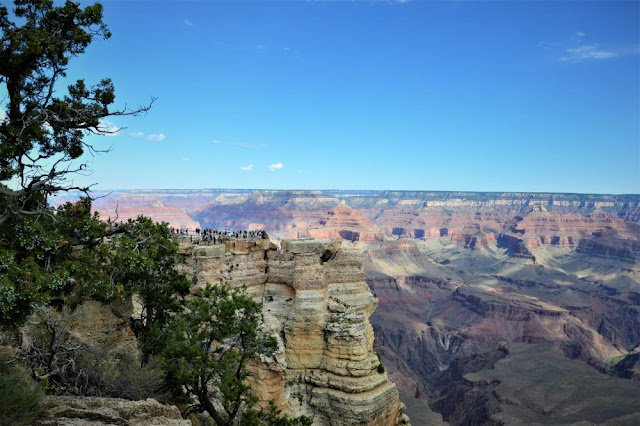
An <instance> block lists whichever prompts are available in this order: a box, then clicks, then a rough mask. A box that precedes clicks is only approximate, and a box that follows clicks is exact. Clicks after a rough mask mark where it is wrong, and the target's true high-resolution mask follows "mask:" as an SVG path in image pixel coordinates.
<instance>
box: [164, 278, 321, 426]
mask: <svg viewBox="0 0 640 426" xmlns="http://www.w3.org/2000/svg"><path fill="white" fill-rule="evenodd" d="M260 319H261V305H260V304H258V303H256V302H254V301H253V300H252V299H251V298H250V297H248V296H246V295H245V294H243V293H242V292H239V291H236V290H232V289H230V288H229V287H228V286H209V285H208V286H207V287H206V288H204V289H199V290H197V291H196V292H195V294H194V297H193V298H192V299H190V300H188V301H187V302H186V304H185V310H184V311H183V312H181V313H179V314H177V315H176V316H175V317H174V318H173V319H172V321H170V322H169V324H168V325H167V327H165V329H164V330H163V336H164V338H163V341H164V342H167V343H166V345H165V346H164V348H163V349H162V352H161V355H162V358H163V362H164V366H165V371H166V374H167V380H168V383H169V384H170V385H171V386H172V387H173V389H175V390H176V392H178V393H181V394H183V397H185V399H186V401H187V403H188V404H189V409H188V410H187V413H186V414H189V413H202V412H206V413H208V414H209V415H210V416H211V418H213V420H214V421H215V422H216V424H217V425H219V426H223V425H225V426H226V425H235V424H242V425H259V424H266V425H282V426H287V425H292V426H293V425H310V424H311V420H310V419H308V418H306V417H301V418H297V419H289V418H287V417H283V416H280V413H279V411H278V410H276V408H275V406H274V405H273V404H271V405H270V406H269V408H268V409H265V410H259V411H256V410H254V409H253V406H254V405H255V404H256V402H257V400H256V397H255V396H254V395H253V392H252V391H251V387H250V386H249V385H248V384H247V378H248V377H249V375H250V371H249V368H248V366H249V364H250V362H252V361H254V360H255V359H257V358H258V357H260V356H272V355H273V354H274V353H275V351H276V349H277V345H276V340H275V339H274V338H273V337H272V336H267V335H262V334H261V333H260V331H259V322H260Z"/></svg>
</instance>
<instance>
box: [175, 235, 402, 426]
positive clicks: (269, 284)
mask: <svg viewBox="0 0 640 426" xmlns="http://www.w3.org/2000/svg"><path fill="white" fill-rule="evenodd" d="M182 252H183V254H184V255H185V256H186V257H187V261H188V264H189V267H190V268H191V273H193V274H195V276H197V277H198V279H199V282H200V283H201V284H203V283H207V282H208V283H212V284H217V283H220V282H228V283H229V284H230V285H232V286H233V287H236V288H246V289H247V292H248V293H249V294H251V295H252V296H253V297H255V298H259V299H260V300H262V301H263V303H264V311H263V312H264V322H265V330H264V331H265V332H268V333H271V334H272V335H274V336H275V337H276V339H277V340H278V343H279V348H280V349H279V351H278V353H277V355H276V356H275V357H274V358H273V359H266V360H263V362H262V363H260V365H258V366H257V367H256V372H257V377H258V379H257V380H256V383H255V386H254V388H255V390H256V392H257V393H258V395H259V396H260V397H261V399H262V400H269V399H273V400H274V401H275V402H276V404H277V405H278V406H279V407H280V408H281V409H283V410H284V412H286V413H289V414H291V415H301V414H304V415H308V416H311V417H313V419H314V424H315V425H382V426H385V425H389V426H391V425H399V424H408V418H407V416H406V415H405V414H404V406H403V404H402V403H401V402H400V401H399V397H398V391H397V389H396V387H395V385H394V384H393V383H391V382H390V381H389V379H388V377H387V374H386V372H385V371H384V367H383V366H382V365H381V364H380V360H379V358H378V356H377V355H376V353H375V352H374V351H373V341H374V336H373V329H372V327H371V324H370V323H369V316H370V315H371V314H372V312H373V311H374V310H375V308H376V306H377V300H376V299H375V298H374V297H373V295H372V294H371V292H370V291H369V289H368V287H367V284H366V283H365V279H364V278H365V275H364V270H363V267H362V259H361V254H360V253H359V252H358V251H355V250H352V249H349V248H343V247H341V241H340V240H337V241H326V240H313V239H299V240H284V241H282V249H281V250H277V249H276V247H275V246H274V245H273V244H271V243H270V242H269V241H268V240H262V241H258V242H248V241H227V243H226V245H214V246H191V245H189V244H183V246H182Z"/></svg>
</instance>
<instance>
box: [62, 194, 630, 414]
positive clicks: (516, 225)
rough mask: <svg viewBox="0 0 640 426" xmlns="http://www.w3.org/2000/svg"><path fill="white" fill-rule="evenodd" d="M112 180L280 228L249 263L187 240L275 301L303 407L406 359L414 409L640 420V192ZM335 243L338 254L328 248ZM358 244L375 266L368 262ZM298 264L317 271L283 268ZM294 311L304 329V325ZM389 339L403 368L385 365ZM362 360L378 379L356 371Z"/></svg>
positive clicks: (155, 204)
mask: <svg viewBox="0 0 640 426" xmlns="http://www.w3.org/2000/svg"><path fill="white" fill-rule="evenodd" d="M96 195H105V196H104V197H103V198H98V199H97V200H96V202H95V203H94V207H95V209H96V210H97V211H98V212H99V213H100V215H101V217H103V218H105V219H106V218H107V217H111V218H112V219H113V218H115V217H118V220H123V219H126V218H128V217H135V216H136V215H137V214H145V215H148V216H150V217H152V218H154V219H156V220H162V221H166V222H168V223H169V224H170V225H171V226H174V227H179V228H187V227H188V228H190V229H191V230H192V231H193V230H194V229H195V228H196V227H211V228H216V229H265V230H266V231H267V232H268V234H269V236H270V239H271V241H272V243H273V244H274V247H271V248H264V250H263V249H262V248H261V249H260V250H257V251H251V250H253V249H245V248H240V247H239V248H237V249H236V248H233V247H232V248H230V249H229V250H227V249H225V253H226V252H229V253H232V252H234V253H235V251H237V250H239V252H238V253H237V254H236V255H234V258H235V257H237V256H238V255H241V256H245V257H246V258H245V260H244V261H243V262H242V263H241V262H238V263H237V265H238V266H237V267H234V268H233V270H232V271H231V270H229V268H230V267H229V265H227V266H224V267H223V266H221V265H224V264H226V263H225V262H227V261H223V260H222V259H226V257H224V256H225V254H224V253H217V254H215V256H218V259H220V260H207V261H206V262H205V260H206V259H215V258H216V257H215V256H213V254H211V253H209V254H207V250H209V251H212V250H215V249H213V248H207V247H202V246H194V247H192V248H189V249H188V248H185V250H186V251H185V256H186V257H185V258H186V259H188V260H189V261H188V268H191V269H190V270H191V271H193V273H194V274H196V275H197V276H198V277H199V278H200V279H201V280H203V281H212V280H213V281H215V280H219V279H221V278H225V279H227V278H228V279H229V280H230V282H233V283H235V284H234V285H246V286H247V288H248V289H249V290H250V291H253V292H254V293H255V294H256V295H260V297H262V298H263V299H264V300H265V308H266V309H267V310H269V309H270V310H271V314H269V315H267V319H268V321H267V324H270V326H271V327H272V329H273V330H274V331H276V332H277V333H281V331H284V335H285V336H286V338H285V339H282V348H283V349H282V351H283V352H282V356H281V358H282V359H288V360H290V362H287V363H286V366H285V365H278V364H279V361H277V360H276V361H272V362H271V364H268V366H267V367H265V368H264V369H263V370H261V371H262V372H263V373H262V376H261V377H262V380H261V381H260V383H267V385H265V387H264V388H263V389H262V390H261V392H263V394H264V395H267V394H268V395H271V398H274V397H275V399H276V401H278V404H279V406H281V407H283V408H287V409H288V410H290V412H292V413H304V412H309V411H314V412H315V411H317V412H319V413H322V412H325V413H326V412H327V411H326V410H327V407H334V406H336V404H337V406H338V407H339V406H340V401H342V402H343V403H346V402H345V401H347V400H346V399H341V398H342V397H344V396H345V394H344V392H346V393H347V395H350V396H352V397H353V396H354V395H353V394H357V393H358V392H364V394H367V392H371V390H374V389H378V388H379V387H380V386H382V387H383V388H384V389H386V388H385V386H387V387H388V386H390V385H382V384H381V383H383V382H384V383H387V382H385V380H386V377H387V374H388V377H389V379H391V381H392V382H393V383H395V386H396V387H397V389H398V390H399V395H400V398H401V399H402V401H403V402H404V403H405V404H406V406H407V413H408V414H409V417H410V418H411V421H412V423H413V424H414V425H416V424H443V423H450V424H469V423H475V424H480V423H493V424H518V423H520V424H522V423H549V422H552V423H576V422H583V421H587V422H593V423H596V422H598V423H607V422H611V423H616V424H635V423H637V421H638V417H637V416H638V413H640V404H639V403H638V402H637V401H640V381H639V379H640V374H638V371H639V368H640V362H639V361H638V359H639V358H638V357H639V356H640V195H597V194H552V193H549V194H541V193H469V192H418V191H416V192H398V191H271V190H269V191H267V190H217V189H211V190H192V191H188V190H140V191H113V192H111V193H109V194H106V193H105V194H96ZM63 201H65V199H63V198H60V199H59V200H58V201H57V202H63ZM116 209H117V213H116ZM291 238H316V239H329V240H325V241H324V242H318V241H317V240H311V239H309V240H305V239H303V240H300V241H301V242H300V243H297V244H301V245H300V246H299V247H298V248H296V243H293V246H292V245H291V244H292V243H291V242H290V241H289V239H291ZM336 239H340V240H342V241H341V243H340V248H339V249H336V248H335V246H336V245H337V244H338V243H337V242H335V241H336ZM304 241H307V243H304ZM314 241H316V242H314ZM327 241H329V242H327ZM314 245H316V246H317V247H322V249H320V248H312V247H314ZM332 245H333V246H334V248H331V249H330V248H329V247H330V246H332ZM187 246H188V243H187ZM301 247H306V248H304V249H302V248H301ZM189 250H191V251H189ZM217 250H219V249H217ZM245 250H248V251H247V253H246V254H241V253H240V252H244V251H245ZM278 250H280V252H279V251H278ZM297 251H299V252H300V253H297ZM319 251H320V252H319ZM327 251H328V252H327ZM263 252H264V253H267V255H266V256H265V255H264V253H263ZM325 252H327V253H328V254H327V256H328V257H329V258H330V257H331V255H333V254H336V253H338V254H337V255H336V257H335V258H334V259H333V260H332V261H328V262H326V263H323V258H325V256H324V253H325ZM252 253H253V254H252ZM332 253H333V254H332ZM302 254H304V256H302V257H300V255H302ZM358 256H362V258H363V259H364V260H363V264H362V267H363V271H364V272H362V276H360V275H359V274H360V272H354V269H353V268H356V269H357V268H359V267H356V266H353V263H354V262H355V261H354V260H353V259H356V258H358ZM307 257H308V258H309V259H311V258H313V259H314V260H313V262H311V263H309V264H308V263H305V261H303V260H302V259H303V258H304V259H306V258H307ZM196 259H198V266H196V265H195V260H196ZM309 259H307V260H309ZM350 259H351V260H350ZM331 262H336V263H334V265H338V264H340V263H341V262H342V263H344V264H346V265H350V264H351V265H352V266H350V267H349V268H351V269H349V268H347V269H346V270H350V271H351V272H349V274H351V278H348V279H347V278H344V277H342V278H341V277H340V275H341V273H337V272H336V271H335V270H333V271H332V266H331ZM227 263H228V262H227ZM355 263H357V262H355ZM285 264H287V265H289V266H288V267H287V268H284V269H283V267H282V265H285ZM233 265H235V264H233ZM240 265H244V266H242V267H241V266H240ZM225 268H227V269H225ZM291 268H293V270H298V271H300V274H301V275H300V276H301V277H304V278H302V279H301V280H299V281H297V280H295V279H292V278H291V277H290V276H288V275H287V273H285V272H282V271H285V270H291ZM279 271H280V272H279ZM347 281H348V282H349V285H348V286H346V287H344V286H342V285H338V283H343V284H344V283H346V282H347ZM255 282H260V283H261V284H260V285H257V286H256V285H255V284H251V283H255ZM319 282H322V284H320V283H319ZM365 282H366V284H367V285H366V286H365V285H364V283H365ZM300 286H310V288H308V289H304V290H303V292H309V293H303V292H300V294H298V293H299V290H301V289H302V287H300ZM325 286H326V287H325ZM367 286H368V289H365V287H367ZM252 287H255V288H254V289H253V290H252ZM296 287H298V288H296ZM369 290H370V293H367V292H369ZM343 292H346V293H343ZM303 294H305V295H306V296H303ZM367 294H372V296H371V297H370V296H367ZM334 298H337V299H338V300H339V301H340V302H338V301H336V300H334ZM289 299H291V300H289ZM342 302H345V303H346V304H347V305H348V306H346V305H344V304H343V303H342ZM376 304H377V305H378V306H377V309H375V311H374V307H375V305H376ZM347 312H348V315H347V316H349V315H351V316H353V318H354V321H355V323H354V324H359V325H357V327H356V328H357V330H356V329H355V328H354V329H351V328H349V330H350V331H348V333H351V334H350V335H349V336H344V335H343V334H341V333H343V331H339V330H332V329H331V327H330V325H331V324H332V321H330V319H331V318H334V316H335V315H339V314H340V315H342V314H345V313H347ZM292 315H293V317H292ZM298 315H299V316H298ZM368 315H370V323H371V326H372V329H370V328H369V326H368V325H367V324H368V321H369V320H368V319H367V318H369V317H368ZM296 316H298V317H296ZM294 317H295V318H297V320H296V322H295V323H296V324H298V323H299V324H300V327H302V328H301V329H300V328H298V326H297V325H296V326H290V327H288V326H287V325H286V324H287V321H291V318H294ZM305 318H306V319H305ZM355 318H357V320H356V319H355ZM289 324H293V323H291V322H289ZM354 327H355V326H354ZM277 330H281V331H277ZM326 330H329V331H326ZM325 334H327V335H326V336H325ZM374 334H375V342H373V335H374ZM347 337H348V338H347ZM325 339H327V340H325ZM340 339H343V340H340ZM347 342H348V343H347ZM371 344H373V348H372V349H371V348H369V345H371ZM305 350H306V352H305ZM372 351H376V352H378V353H379V355H380V357H381V360H382V361H383V364H384V366H385V367H386V372H385V374H383V375H381V376H380V377H378V376H379V375H377V374H376V373H375V372H374V371H377V367H376V365H377V364H376V361H375V359H373V358H372V357H371V354H372V353H374V352H372ZM310 353H313V356H311V355H309V354H310ZM347 355H348V356H349V357H355V358H354V359H357V360H358V361H357V363H356V364H355V367H354V368H353V369H351V368H346V370H345V366H344V365H343V364H341V361H340V359H342V358H340V357H341V356H343V357H344V356H347ZM318 357H320V358H318ZM319 366H322V368H320V367H319ZM311 371H313V373H311ZM320 371H321V373H320ZM347 373H348V374H347ZM352 375H355V376H357V377H364V378H365V379H364V380H359V381H358V382H357V383H359V384H358V385H357V386H356V385H355V384H354V381H353V380H351V384H349V380H350V379H349V380H347V379H345V378H348V377H351V376H352ZM383 376H384V379H383V378H382V377H383ZM283 381H284V385H283ZM287 383H289V385H287ZM349 386H351V387H349ZM361 386H363V387H362V388H361ZM367 388H369V389H370V390H366V389H367ZM585 388H588V392H585V391H584V389H585ZM326 389H328V390H326ZM345 389H347V390H346V391H345ZM348 389H351V391H349V390H348ZM393 389H395V387H394V388H393ZM325 390H326V391H325ZM354 391H357V392H354ZM341 392H342V393H341ZM385 392H386V395H387V396H386V397H384V398H383V399H384V400H388V401H395V397H394V396H393V395H395V393H393V392H392V391H389V390H386V391H384V392H383V393H385ZM389 392H391V393H389ZM618 394H619V395H618ZM336 395H341V397H337V396H336ZM389 395H392V396H391V397H389ZM614 395H618V396H619V398H618V397H616V398H615V400H616V402H615V403H612V398H613V396H614ZM608 396H611V398H609V397H608ZM332 398H333V399H332ZM369 401H372V400H369ZM352 402H353V400H352ZM313 404H317V405H313ZM350 404H351V403H350ZM389 404H390V405H388V406H385V407H395V408H388V409H387V408H382V407H383V405H381V410H382V411H383V412H384V413H383V412H380V413H369V414H367V415H371V416H373V417H371V418H376V419H385V420H384V421H385V422H388V421H391V422H393V421H399V420H398V419H399V417H398V416H399V415H400V413H401V412H402V411H403V410H402V409H401V408H400V405H396V403H395V402H389ZM355 406H357V407H361V405H358V404H355ZM322 410H325V411H322ZM385 410H386V411H385ZM365 411H366V410H365ZM385 413H386V414H385ZM322 416H326V414H320V415H319V417H318V418H324V417H322ZM376 416H377V417H376ZM392 418H393V420H391V419H392ZM323 421H326V420H323ZM321 424H322V423H321ZM389 424H392V423H389Z"/></svg>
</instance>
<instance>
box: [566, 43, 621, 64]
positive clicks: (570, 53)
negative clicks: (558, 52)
mask: <svg viewBox="0 0 640 426" xmlns="http://www.w3.org/2000/svg"><path fill="white" fill-rule="evenodd" d="M616 56H618V53H616V52H613V51H610V50H603V49H600V48H599V47H598V45H597V44H585V45H584V46H578V47H572V48H569V49H567V50H566V51H565V56H562V57H561V58H560V60H561V61H565V62H566V61H569V62H571V61H574V62H575V61H585V60H590V59H609V58H615V57H616Z"/></svg>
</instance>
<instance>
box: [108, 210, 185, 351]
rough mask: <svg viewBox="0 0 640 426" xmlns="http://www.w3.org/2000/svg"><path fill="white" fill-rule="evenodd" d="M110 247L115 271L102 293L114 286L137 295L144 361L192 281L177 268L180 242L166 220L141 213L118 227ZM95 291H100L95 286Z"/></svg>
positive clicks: (126, 294)
mask: <svg viewBox="0 0 640 426" xmlns="http://www.w3.org/2000/svg"><path fill="white" fill-rule="evenodd" d="M118 231H119V233H118V234H117V235H116V237H115V238H114V239H113V241H112V242H111V244H110V245H109V248H110V250H111V255H110V258H111V261H110V264H109V268H110V269H111V270H112V272H111V279H110V281H109V283H107V282H105V281H103V284H104V285H106V286H107V288H106V289H104V290H102V291H99V292H100V293H104V292H108V291H109V290H110V289H112V288H114V284H115V289H116V291H117V292H118V293H119V294H123V295H125V296H133V295H137V296H139V298H140V301H141V303H142V312H141V316H140V318H139V319H137V320H136V321H135V323H134V327H133V329H134V331H135V332H136V335H137V336H138V338H139V340H140V343H141V349H142V352H143V362H146V361H147V360H148V359H149V355H151V354H152V353H155V352H157V350H156V349H155V348H156V346H158V344H159V342H158V339H159V336H158V331H159V330H161V329H162V328H163V327H164V326H165V325H166V323H167V321H169V318H170V316H171V315H172V314H174V313H176V312H178V311H180V310H181V309H182V302H183V298H184V297H185V296H186V295H187V294H189V290H190V288H191V284H192V282H191V281H190V280H189V279H188V278H187V276H186V275H185V274H184V273H182V272H179V271H178V270H177V268H176V266H177V264H178V261H179V260H180V259H178V256H179V255H178V244H177V243H176V242H175V241H174V240H173V238H172V237H171V231H170V230H169V228H168V225H167V224H166V223H156V222H153V221H152V220H151V219H149V218H147V217H144V216H139V217H138V218H137V219H136V220H131V219H129V221H128V222H126V223H124V224H122V225H120V226H119V229H118ZM96 290H100V289H99V288H97V287H96Z"/></svg>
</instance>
